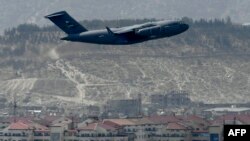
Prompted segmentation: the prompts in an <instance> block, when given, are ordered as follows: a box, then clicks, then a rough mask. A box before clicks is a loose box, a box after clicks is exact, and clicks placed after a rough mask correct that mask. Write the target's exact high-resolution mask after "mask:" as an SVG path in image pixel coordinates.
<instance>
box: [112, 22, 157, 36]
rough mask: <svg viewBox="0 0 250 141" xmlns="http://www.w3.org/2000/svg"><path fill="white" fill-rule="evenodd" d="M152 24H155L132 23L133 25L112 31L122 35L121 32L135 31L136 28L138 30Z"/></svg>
mask: <svg viewBox="0 0 250 141" xmlns="http://www.w3.org/2000/svg"><path fill="white" fill-rule="evenodd" d="M152 26H156V25H155V24H153V23H146V24H140V25H133V26H128V27H123V28H120V29H118V30H115V31H113V33H114V34H116V35H122V34H127V33H131V32H135V31H136V30H139V29H142V28H148V27H152Z"/></svg>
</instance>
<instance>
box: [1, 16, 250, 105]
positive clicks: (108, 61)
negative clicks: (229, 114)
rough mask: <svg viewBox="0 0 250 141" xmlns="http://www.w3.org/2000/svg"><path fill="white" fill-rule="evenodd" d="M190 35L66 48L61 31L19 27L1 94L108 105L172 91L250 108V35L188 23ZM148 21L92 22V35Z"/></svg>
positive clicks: (8, 39)
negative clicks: (111, 101) (247, 104)
mask: <svg viewBox="0 0 250 141" xmlns="http://www.w3.org/2000/svg"><path fill="white" fill-rule="evenodd" d="M184 20H186V21H187V22H189V24H190V25H191V28H190V30H189V31H187V32H185V33H184V34H181V35H178V36H175V37H172V38H165V39H160V40H154V41H149V42H145V43H141V44H136V45H130V46H103V45H92V44H85V43H72V42H64V41H60V40H59V38H60V37H62V36H64V35H63V33H62V32H60V31H59V30H58V29H57V28H55V27H43V28H39V27H37V26H36V25H29V24H25V25H19V26H18V27H16V28H12V29H9V30H6V31H5V35H4V36H1V37H0V83H1V84H0V90H1V91H0V93H1V95H2V96H4V97H6V98H8V100H9V101H11V100H12V98H13V95H17V96H18V101H19V103H20V104H24V105H37V104H40V105H43V104H51V103H60V102H64V103H71V102H72V103H75V102H76V103H84V104H97V103H98V104H101V103H104V102H106V101H107V100H109V99H121V98H133V97H137V95H138V94H142V95H143V101H144V102H147V101H148V100H149V97H150V95H152V94H156V93H166V92H168V91H172V90H177V91H178V90H181V91H187V92H188V93H190V96H191V99H192V100H194V101H202V102H206V103H229V102H239V103H243V102H250V101H249V99H250V95H249V93H250V48H249V45H250V41H249V39H250V28H249V27H243V26H239V25H235V24H232V23H231V21H230V19H227V20H211V21H206V20H198V21H193V20H192V19H188V18H185V19H184ZM144 21H145V20H120V21H97V20H94V21H85V22H84V23H85V25H86V27H88V28H90V29H93V28H101V27H105V25H109V23H113V24H114V23H115V24H117V25H112V26H121V25H127V24H134V23H141V22H144Z"/></svg>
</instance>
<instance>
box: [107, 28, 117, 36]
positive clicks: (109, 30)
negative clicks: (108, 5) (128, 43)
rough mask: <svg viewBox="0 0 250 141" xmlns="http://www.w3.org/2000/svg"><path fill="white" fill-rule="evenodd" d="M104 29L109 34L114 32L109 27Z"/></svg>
mask: <svg viewBox="0 0 250 141" xmlns="http://www.w3.org/2000/svg"><path fill="white" fill-rule="evenodd" d="M106 29H107V30H108V33H109V34H111V35H115V33H114V32H113V31H112V30H111V29H110V28H109V27H106Z"/></svg>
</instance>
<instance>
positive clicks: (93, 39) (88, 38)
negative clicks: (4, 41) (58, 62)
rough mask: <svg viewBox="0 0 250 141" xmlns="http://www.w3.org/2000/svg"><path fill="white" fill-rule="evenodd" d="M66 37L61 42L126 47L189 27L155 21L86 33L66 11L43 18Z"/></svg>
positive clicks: (172, 34)
mask: <svg viewBox="0 0 250 141" xmlns="http://www.w3.org/2000/svg"><path fill="white" fill-rule="evenodd" d="M45 17H46V18H48V19H50V20H51V21H52V22H53V23H54V24H56V25H57V26H58V27H59V28H60V29H61V30H63V31H64V32H65V33H66V34H67V35H68V36H66V37H64V38H61V39H62V40H66V41H72V42H85V43H93V44H107V45H128V44H135V43H140V42H144V41H148V40H153V39H159V38H165V37H170V36H174V35H177V34H180V33H182V32H184V31H186V30H187V29H188V28H189V26H188V25H187V24H185V23H184V22H182V21H156V22H149V23H144V24H138V25H132V26H127V27H122V28H112V29H110V28H108V27H106V29H103V30H92V31H88V30H87V29H86V28H85V27H83V26H82V25H81V24H79V23H78V22H77V21H76V20H75V19H73V18H72V17H71V16H70V15H69V14H68V13H67V12H66V11H60V12H56V13H53V14H50V15H47V16H45Z"/></svg>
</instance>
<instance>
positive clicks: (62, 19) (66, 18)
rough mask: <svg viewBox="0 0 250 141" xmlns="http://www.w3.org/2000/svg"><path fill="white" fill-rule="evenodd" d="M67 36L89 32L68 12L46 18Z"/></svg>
mask: <svg viewBox="0 0 250 141" xmlns="http://www.w3.org/2000/svg"><path fill="white" fill-rule="evenodd" d="M45 18H48V19H50V20H51V21H52V22H53V23H54V24H55V25H57V26H58V27H59V28H60V29H62V30H63V31H64V32H65V33H67V34H79V33H81V32H85V31H87V29H86V28H84V27H83V26H82V25H81V24H79V23H78V22H77V21H76V20H75V19H73V18H72V17H71V16H70V15H69V14H68V13H67V12H66V11H61V12H57V13H53V14H50V15H47V16H45Z"/></svg>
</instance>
